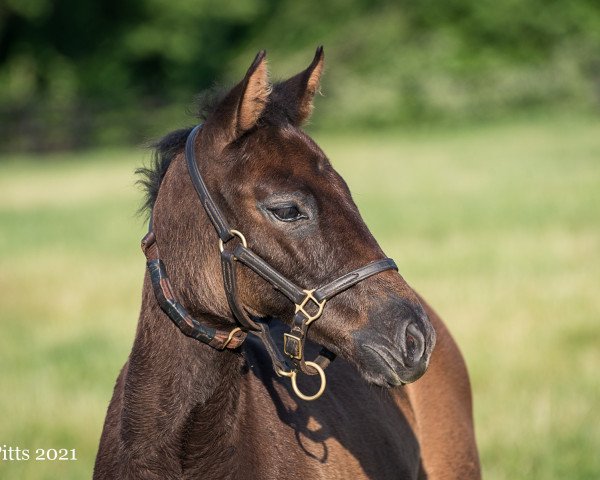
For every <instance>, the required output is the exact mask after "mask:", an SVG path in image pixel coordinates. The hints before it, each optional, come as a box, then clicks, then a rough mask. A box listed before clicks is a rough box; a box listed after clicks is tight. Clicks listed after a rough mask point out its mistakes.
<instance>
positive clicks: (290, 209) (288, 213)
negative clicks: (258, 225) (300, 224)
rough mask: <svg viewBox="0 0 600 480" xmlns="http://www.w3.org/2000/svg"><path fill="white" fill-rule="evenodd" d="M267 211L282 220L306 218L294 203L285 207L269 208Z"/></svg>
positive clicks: (292, 220) (293, 220)
mask: <svg viewBox="0 0 600 480" xmlns="http://www.w3.org/2000/svg"><path fill="white" fill-rule="evenodd" d="M269 211H270V212H271V213H272V214H273V215H274V216H275V218H276V219H277V220H281V221H282V222H295V221H296V220H300V219H302V218H307V217H306V215H304V214H303V213H302V212H301V211H300V210H298V207H296V206H295V205H286V206H285V207H275V208H269Z"/></svg>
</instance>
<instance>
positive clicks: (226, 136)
mask: <svg viewBox="0 0 600 480" xmlns="http://www.w3.org/2000/svg"><path fill="white" fill-rule="evenodd" d="M266 56H267V52H266V51H265V50H261V51H260V52H258V54H257V55H256V57H255V58H254V61H253V62H252V65H250V68H249V69H248V71H247V72H246V76H245V77H244V79H243V80H242V81H241V82H240V83H238V84H237V85H236V86H235V87H233V89H231V91H230V92H229V93H228V94H227V95H226V97H225V98H224V99H223V100H222V101H221V103H220V104H219V105H218V106H217V108H216V109H215V111H214V113H213V115H211V117H210V118H209V119H208V120H207V122H206V125H205V127H206V130H210V131H211V133H212V136H213V138H214V139H215V140H219V141H220V143H221V142H224V143H225V144H227V143H230V142H232V141H233V140H235V139H236V138H238V137H240V136H241V135H242V134H243V133H244V132H246V131H248V130H250V129H251V128H252V127H254V126H255V125H256V122H257V121H258V119H259V118H260V116H261V114H262V112H263V110H264V109H265V106H266V104H267V100H268V97H269V93H270V92H271V84H270V83H269V71H268V69H267V61H266V58H265V57H266Z"/></svg>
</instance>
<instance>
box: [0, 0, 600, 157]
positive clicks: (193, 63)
mask: <svg viewBox="0 0 600 480" xmlns="http://www.w3.org/2000/svg"><path fill="white" fill-rule="evenodd" d="M319 44H324V45H325V55H326V59H327V60H326V61H327V64H328V66H329V68H328V72H327V75H326V76H325V78H324V84H323V88H322V90H323V92H324V93H325V98H324V99H322V100H319V113H318V115H316V116H315V120H314V124H315V125H317V126H318V127H325V128H351V127H361V128H368V127H371V128H378V127H386V126H393V125H398V124H401V123H409V122H431V121H436V122H438V121H439V122H443V121H452V122H454V121H469V120H480V119H486V118H492V117H497V116H500V115H505V114H512V113H514V112H517V111H520V110H530V109H535V108H555V107H557V108H586V109H591V110H597V108H598V106H599V104H600V4H599V3H598V0H568V1H567V0H496V1H492V0H418V1H415V0H399V1H392V0H329V1H323V0H237V1H225V0H221V1H216V0H170V1H169V0H0V122H1V124H2V128H0V149H2V150H7V149H11V150H18V149H34V150H43V149H57V148H78V147H84V146H89V145H98V144H115V143H126V142H139V141H141V140H142V139H145V138H148V137H149V136H151V135H154V134H156V133H158V132H162V131H165V130H166V129H169V128H172V127H174V126H178V125H182V124H186V123H191V120H190V118H189V117H187V118H186V117H185V115H184V114H183V112H185V107H186V106H189V105H190V104H191V99H192V98H193V96H194V94H195V93H197V92H199V91H200V90H202V89H205V88H207V87H211V86H212V85H213V84H214V82H215V81H224V82H233V81H235V80H237V79H239V78H240V76H241V75H242V74H243V72H244V71H245V69H246V68H247V66H248V65H249V63H250V61H251V60H252V57H253V55H254V54H255V53H256V51H257V50H259V49H262V48H266V49H267V50H268V51H269V59H270V61H271V68H272V71H273V74H274V77H275V78H277V77H284V76H287V75H291V74H294V73H296V72H297V71H299V70H300V69H301V68H304V66H305V65H307V64H308V63H309V62H310V60H311V58H312V54H313V51H314V48H315V47H316V46H317V45H319Z"/></svg>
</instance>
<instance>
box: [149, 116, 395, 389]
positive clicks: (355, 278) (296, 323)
mask: <svg viewBox="0 0 600 480" xmlns="http://www.w3.org/2000/svg"><path fill="white" fill-rule="evenodd" d="M201 128H202V125H197V126H196V127H194V128H193V129H192V130H191V131H190V133H189V135H188V138H187V141H186V145H185V159H186V162H187V166H188V171H189V174H190V178H191V180H192V183H193V185H194V188H195V189H196V193H197V194H198V197H199V198H200V203H201V204H202V206H203V208H204V210H205V212H206V214H207V216H208V218H209V220H210V222H211V223H212V224H213V226H214V227H215V230H216V231H217V234H218V236H219V251H220V252H221V267H222V271H223V284H224V286H225V293H226V297H227V302H228V303H229V307H230V309H231V312H232V315H233V318H234V319H235V320H236V321H237V323H238V326H236V327H235V328H233V329H232V330H219V329H215V328H212V327H208V326H206V325H203V324H202V323H200V322H199V321H197V320H196V319H194V318H193V317H192V316H191V315H190V314H189V313H188V312H187V311H186V309H185V308H184V307H183V305H182V304H181V303H179V302H178V301H177V299H176V298H175V295H174V293H173V288H172V286H171V282H170V281H169V277H168V276H167V271H166V268H165V265H164V264H163V262H162V260H161V259H160V254H159V250H158V245H157V243H156V236H155V234H154V232H153V230H152V215H151V219H150V224H149V227H148V233H147V235H146V236H145V237H144V238H143V240H142V250H143V251H144V254H145V255H146V259H147V264H146V265H147V268H148V271H149V273H150V280H151V282H152V287H153V291H154V295H155V297H156V300H157V302H158V304H159V306H160V307H161V309H162V310H163V311H164V312H165V313H166V314H167V316H168V317H169V318H170V319H171V320H172V321H173V322H174V323H175V325H176V326H177V327H178V328H179V329H180V330H181V332H182V333H183V334H185V335H187V336H189V337H192V338H195V339H196V340H200V341H201V342H203V343H206V344H208V345H210V346H211V347H213V348H216V349H218V350H223V349H225V348H227V349H236V348H238V347H239V346H240V345H241V344H242V343H243V342H244V341H245V339H246V337H247V335H248V334H253V335H255V336H257V337H258V338H259V339H260V340H261V341H262V343H263V345H264V346H265V349H266V351H267V353H268V354H269V357H270V358H271V362H272V363H273V369H274V370H275V373H276V374H277V375H278V376H281V377H288V378H290V380H291V384H292V389H293V391H294V393H295V394H296V395H297V396H298V397H299V398H301V399H303V400H307V401H310V400H316V399H317V398H319V397H320V396H321V395H322V394H323V392H324V391H325V387H326V384H327V378H326V376H325V368H326V367H327V366H328V365H329V364H330V363H331V362H332V361H333V360H334V359H335V354H334V353H333V352H330V351H329V350H327V349H326V348H323V349H322V350H321V352H320V353H319V355H318V356H317V358H315V359H314V360H313V361H309V360H305V358H304V343H305V341H306V336H307V334H308V328H309V326H310V324H311V323H312V322H314V321H315V320H317V319H318V318H319V317H320V316H321V315H322V313H323V309H324V307H325V303H326V302H327V300H329V299H330V298H332V297H334V296H336V295H337V294H339V293H341V292H343V291H344V290H347V289H348V288H350V287H352V286H354V285H356V284H357V283H359V282H361V281H363V280H365V279H366V278H369V277H370V276H372V275H376V274H378V273H380V272H383V271H385V270H390V269H394V270H398V267H396V264H395V263H394V261H393V260H392V259H391V258H383V259H380V260H375V261H373V262H370V263H368V264H367V265H364V266H363V267H361V268H358V269H356V270H353V271H351V272H348V273H346V274H344V275H342V276H340V277H338V278H336V279H335V280H333V281H332V282H329V283H328V284H326V285H324V286H322V287H319V288H316V289H312V290H305V289H302V288H300V287H299V286H297V285H296V284H295V283H294V282H292V281H291V280H289V279H288V278H286V277H285V276H284V275H282V274H281V273H279V272H278V271H277V270H276V269H275V268H273V267H272V266H271V265H270V264H269V263H267V262H266V261H265V260H264V259H263V258H262V257H260V256H259V255H257V254H256V253H254V252H253V251H252V249H250V248H248V242H247V241H246V237H244V235H243V234H242V233H241V232H240V231H238V230H234V229H231V228H230V227H229V224H228V222H227V220H226V219H225V217H224V216H223V214H222V212H221V210H220V209H219V207H218V206H217V204H216V203H215V202H214V200H213V199H212V197H211V196H210V193H209V191H208V188H207V187H206V184H205V183H204V180H203V178H202V175H201V174H200V170H199V168H198V164H197V163H196V152H195V143H196V138H197V136H198V133H199V131H200V129H201ZM234 237H237V238H238V239H239V243H238V244H237V245H236V246H235V247H234V248H233V249H228V250H225V244H226V243H227V242H229V241H230V240H232V239H233V238H234ZM239 263H241V264H243V265H244V266H246V267H248V268H250V269H251V270H253V271H254V272H255V273H257V274H258V275H259V276H261V277H262V278H263V279H265V280H266V281H268V282H269V283H270V284H271V285H272V286H273V287H274V288H275V289H277V290H278V291H279V292H281V293H282V294H283V295H285V296H286V297H287V298H288V299H289V300H290V301H291V302H293V303H294V305H295V311H294V317H293V319H292V327H291V330H290V332H289V333H285V334H284V349H283V351H284V353H285V355H287V357H289V358H288V359H286V358H285V357H284V356H283V355H282V354H281V353H280V351H279V349H278V348H277V346H276V345H275V343H274V341H273V338H272V337H271V334H270V331H269V327H268V325H267V324H266V323H265V322H262V321H260V320H256V319H253V318H251V317H250V316H249V315H248V313H247V311H246V309H245V308H244V306H243V305H242V304H241V302H240V299H239V296H238V289H237V275H236V272H237V265H238V264H239ZM307 309H310V310H312V311H314V310H316V312H315V313H312V314H311V313H310V312H309V311H308V310H307ZM300 372H302V373H304V374H306V375H318V376H319V378H320V386H319V390H318V391H317V392H316V393H315V394H314V395H305V394H303V393H302V392H301V391H300V389H299V388H298V385H297V377H298V373H300Z"/></svg>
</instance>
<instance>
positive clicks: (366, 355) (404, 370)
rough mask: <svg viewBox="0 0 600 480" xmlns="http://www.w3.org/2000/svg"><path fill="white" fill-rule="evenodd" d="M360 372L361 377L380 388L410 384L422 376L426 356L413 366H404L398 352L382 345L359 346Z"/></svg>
mask: <svg viewBox="0 0 600 480" xmlns="http://www.w3.org/2000/svg"><path fill="white" fill-rule="evenodd" d="M360 356H361V360H362V361H361V364H362V368H361V371H362V373H363V377H365V379H366V380H367V381H368V382H369V383H373V384H375V385H378V386H380V387H385V388H393V387H399V386H401V385H406V384H407V383H412V382H414V381H416V380H418V379H419V378H421V377H422V376H423V374H424V373H425V371H426V370H427V366H428V364H429V358H428V356H423V357H421V359H420V360H419V361H418V362H416V363H414V364H413V365H410V366H408V365H406V364H405V362H404V361H403V360H402V357H401V354H400V352H398V353H397V354H394V353H393V351H392V350H391V349H389V348H387V347H385V346H383V345H369V344H364V345H362V346H361V355H360Z"/></svg>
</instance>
